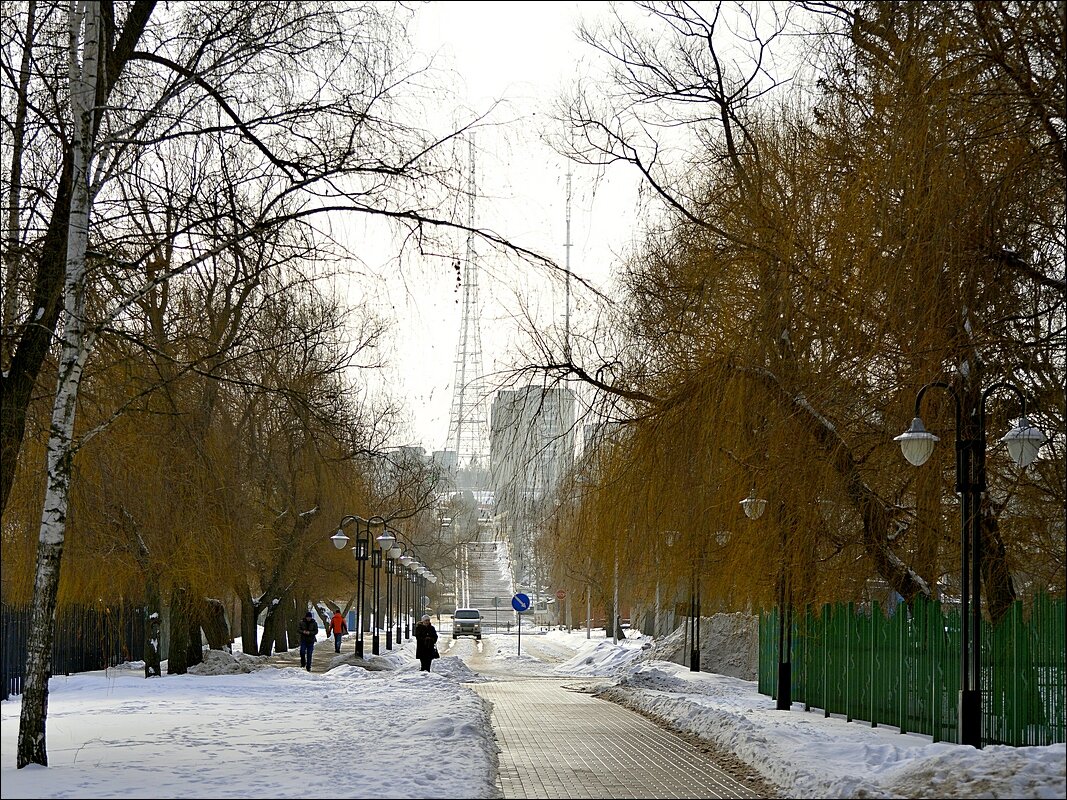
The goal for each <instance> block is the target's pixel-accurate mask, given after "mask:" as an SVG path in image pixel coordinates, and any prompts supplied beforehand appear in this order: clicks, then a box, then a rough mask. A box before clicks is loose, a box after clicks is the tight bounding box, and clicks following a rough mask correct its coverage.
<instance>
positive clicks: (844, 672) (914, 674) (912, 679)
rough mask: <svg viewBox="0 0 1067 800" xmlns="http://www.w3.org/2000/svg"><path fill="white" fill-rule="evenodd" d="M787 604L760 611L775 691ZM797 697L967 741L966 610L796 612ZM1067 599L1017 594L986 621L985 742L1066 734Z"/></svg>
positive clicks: (829, 709) (1030, 741)
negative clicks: (963, 734) (963, 694)
mask: <svg viewBox="0 0 1067 800" xmlns="http://www.w3.org/2000/svg"><path fill="white" fill-rule="evenodd" d="M781 613H782V609H778V608H774V609H771V610H768V611H766V612H763V613H761V614H760V617H759V626H758V630H759V633H758V639H759V658H760V664H759V670H758V689H759V691H760V693H761V694H764V695H769V696H771V697H774V696H775V695H776V693H777V675H778V659H779V653H778V624H779V615H780V614H781ZM790 628H791V629H792V636H791V639H790V641H791V647H790V653H789V657H790V659H791V661H792V663H793V673H792V674H793V683H792V692H793V700H794V702H802V703H803V704H804V708H805V710H809V709H812V708H821V709H822V710H823V713H824V716H829V715H830V714H831V713H834V714H842V715H844V716H845V718H846V719H847V720H848V721H850V722H851V721H853V720H855V719H865V720H867V721H868V722H869V723H870V724H871V726H872V727H873V726H877V725H878V724H880V723H882V722H885V723H887V724H891V725H894V726H896V727H897V728H898V729H899V730H900V731H901V733H907V732H914V733H923V734H927V735H929V736H930V737H931V738H932V740H933V741H935V742H938V741H951V742H955V741H958V739H959V733H958V725H957V719H958V713H959V711H958V706H957V703H958V697H959V689H960V637H961V619H960V612H959V609H958V608H948V609H943V608H942V607H941V605H940V604H939V603H938V602H937V601H933V600H929V599H926V598H921V597H920V598H916V599H915V600H913V601H912V602H911V603H910V604H903V603H901V604H899V605H897V606H895V607H894V608H893V609H892V613H890V614H884V613H882V610H881V608H880V606H879V605H878V603H870V604H868V605H865V606H857V605H856V604H854V603H833V604H825V605H823V606H822V607H821V608H820V609H818V610H817V611H816V610H813V609H812V608H810V607H805V608H804V609H803V611H801V613H799V614H796V613H794V614H793V615H792V619H791V622H790ZM1065 641H1067V601H1065V600H1064V599H1063V598H1052V597H1049V596H1047V595H1039V596H1036V597H1034V598H1032V600H1030V602H1029V604H1028V607H1024V604H1023V602H1022V601H1016V602H1015V603H1014V604H1013V605H1012V607H1011V608H1010V609H1009V611H1008V613H1007V614H1005V615H1004V617H1002V618H1001V619H1000V620H999V621H998V622H997V623H996V624H993V623H990V622H989V621H985V620H983V622H982V651H981V671H982V687H983V694H982V709H983V720H982V721H983V741H984V742H985V743H989V744H1007V745H1013V746H1028V745H1048V744H1054V743H1060V742H1063V741H1064V739H1065V728H1067V724H1065V710H1067V659H1065Z"/></svg>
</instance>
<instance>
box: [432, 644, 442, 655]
mask: <svg viewBox="0 0 1067 800" xmlns="http://www.w3.org/2000/svg"><path fill="white" fill-rule="evenodd" d="M433 657H434V658H440V657H441V654H440V653H438V652H437V645H434V646H433Z"/></svg>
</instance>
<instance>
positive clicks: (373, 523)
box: [330, 514, 385, 658]
mask: <svg viewBox="0 0 1067 800" xmlns="http://www.w3.org/2000/svg"><path fill="white" fill-rule="evenodd" d="M351 522H355V523H356V541H355V544H354V545H353V546H352V555H353V556H355V559H356V582H357V583H358V584H359V607H358V609H357V616H358V621H357V625H356V658H363V630H364V628H365V627H366V625H365V620H366V605H365V604H364V591H363V588H364V584H365V583H366V575H367V559H368V558H369V557H370V537H371V535H372V534H373V533H374V531H376V530H379V529H381V528H384V527H385V520H384V519H383V518H382V517H378V516H374V517H371V518H370V519H364V518H363V517H360V516H356V515H354V514H348V515H346V516H344V517H342V518H341V522H340V523H339V524H338V526H337V533H335V534H334V535H333V536H331V537H330V541H331V542H333V546H334V547H336V548H337V549H338V550H343V549H344V547H345V545H346V544H348V541H349V540H348V536H346V535H345V531H344V528H345V526H346V525H348V524H349V523H351ZM375 648H376V649H375V653H377V652H378V651H377V645H376V646H375Z"/></svg>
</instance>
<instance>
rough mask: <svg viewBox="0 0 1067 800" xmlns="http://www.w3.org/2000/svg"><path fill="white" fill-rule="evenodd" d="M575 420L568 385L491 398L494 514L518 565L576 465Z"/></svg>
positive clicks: (513, 391)
mask: <svg viewBox="0 0 1067 800" xmlns="http://www.w3.org/2000/svg"><path fill="white" fill-rule="evenodd" d="M574 416H575V398H574V392H572V391H571V390H570V389H568V388H567V387H553V388H545V387H542V386H526V387H522V388H520V389H503V390H501V391H499V392H497V394H496V397H495V398H494V400H493V405H492V410H491V413H490V423H489V463H490V473H491V483H492V487H493V492H494V497H495V501H496V515H497V518H498V520H499V521H500V524H501V527H502V528H503V529H504V530H505V531H506V533H507V534H508V537H509V539H510V541H511V545H512V548H513V550H514V551H515V561H516V562H517V563H519V564H522V563H529V559H530V557H531V556H532V545H533V536H534V533H535V529H536V526H537V523H538V522H539V520H540V519H541V518H542V517H543V513H544V508H543V503H544V501H545V500H546V499H547V498H549V497H551V496H552V494H553V492H554V491H555V489H556V487H557V486H558V485H559V482H560V480H561V479H562V478H563V476H564V475H565V474H566V473H567V472H568V471H569V470H570V469H571V467H572V466H573V464H574V445H575V430H574ZM517 577H518V578H519V579H520V580H523V575H521V574H520V575H518V576H517Z"/></svg>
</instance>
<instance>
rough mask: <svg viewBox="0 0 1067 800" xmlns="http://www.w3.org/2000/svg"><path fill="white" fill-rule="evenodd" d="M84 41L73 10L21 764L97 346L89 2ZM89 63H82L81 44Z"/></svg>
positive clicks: (38, 701) (37, 760)
mask: <svg viewBox="0 0 1067 800" xmlns="http://www.w3.org/2000/svg"><path fill="white" fill-rule="evenodd" d="M83 11H84V23H85V29H84V43H83V39H82V36H83V33H82V21H83V18H82V15H81V14H79V13H76V12H75V13H72V14H71V15H70V20H69V32H70V95H71V96H70V104H71V116H72V117H73V123H74V124H73V129H72V133H73V141H72V143H71V151H72V152H73V154H74V167H75V170H74V175H76V176H77V180H76V181H75V183H74V191H73V193H72V195H71V202H70V231H69V235H68V237H67V265H66V272H65V277H64V284H63V303H64V312H65V316H66V321H65V323H64V330H63V339H62V344H61V348H60V356H59V361H58V365H57V366H58V373H59V374H58V379H57V382H56V394H55V399H54V400H53V403H52V426H51V432H50V434H49V437H48V450H47V464H48V472H47V476H46V485H45V496H44V503H43V505H42V508H41V526H40V532H39V535H38V543H37V570H36V577H35V579H34V585H33V619H32V623H31V628H30V636H29V640H28V642H27V648H26V669H25V682H24V686H23V697H22V711H21V715H20V719H19V738H18V754H17V756H16V765H17V767H18V768H19V769H21V768H22V767H25V766H26V765H27V764H40V765H42V766H47V765H48V752H47V745H46V741H45V722H46V719H47V716H48V679H49V677H50V676H51V672H52V642H53V639H54V637H55V615H56V593H57V591H58V589H59V571H60V567H61V566H62V561H63V544H64V541H65V539H66V531H67V510H68V508H69V506H70V476H71V462H72V460H73V458H74V447H73V441H74V418H75V413H76V410H77V402H78V387H79V386H80V385H81V378H82V371H83V370H84V368H85V360H86V358H87V356H88V353H89V349H90V348H91V347H92V340H91V337H90V336H89V335H88V331H87V326H86V320H85V294H86V292H85V284H86V280H87V279H86V273H85V251H86V248H87V245H88V234H89V211H90V208H91V206H92V198H91V195H90V191H89V183H88V175H89V172H90V166H91V160H92V159H91V156H92V151H93V145H92V131H93V130H94V124H93V109H94V105H95V101H94V98H95V88H96V78H97V71H98V67H99V56H100V42H101V36H100V8H99V6H98V5H97V4H96V3H86V4H85V6H84V7H83ZM82 43H83V46H82V47H81V49H80V53H81V57H82V61H81V63H80V64H79V63H78V53H79V47H78V45H79V44H82Z"/></svg>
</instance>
